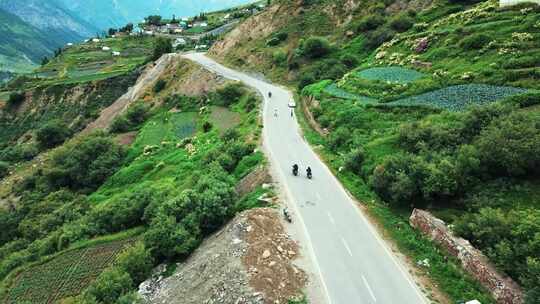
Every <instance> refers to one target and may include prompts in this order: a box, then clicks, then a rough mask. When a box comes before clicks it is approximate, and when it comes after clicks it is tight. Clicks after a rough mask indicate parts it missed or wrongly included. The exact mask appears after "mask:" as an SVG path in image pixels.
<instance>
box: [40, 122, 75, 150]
mask: <svg viewBox="0 0 540 304" xmlns="http://www.w3.org/2000/svg"><path fill="white" fill-rule="evenodd" d="M70 135H71V131H70V130H69V127H68V126H67V125H66V124H65V123H63V122H61V121H59V120H54V121H51V122H49V123H47V124H46V125H44V126H43V127H41V128H39V129H38V130H37V132H36V140H37V142H38V144H39V146H40V147H41V148H42V149H50V148H54V147H56V146H58V145H60V144H62V143H63V142H64V141H65V140H66V139H67V138H68V137H69V136H70Z"/></svg>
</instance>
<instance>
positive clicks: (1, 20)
mask: <svg viewBox="0 0 540 304" xmlns="http://www.w3.org/2000/svg"><path fill="white" fill-rule="evenodd" d="M96 32H97V28H96V27H94V26H93V25H91V24H89V23H87V22H86V21H84V20H82V19H80V18H78V17H77V16H76V15H75V14H73V13H71V12H69V10H67V9H65V8H64V7H62V6H61V5H60V4H58V3H56V2H55V0H54V1H50V0H48V1H43V0H0V42H1V44H0V70H9V71H15V72H27V71H29V70H31V69H32V67H33V66H34V65H35V64H36V63H38V62H39V61H40V60H41V58H42V57H43V56H46V55H50V54H51V53H52V52H53V50H54V49H56V48H58V47H61V46H63V45H65V44H66V43H68V42H78V41H80V40H82V39H84V37H88V36H91V35H93V34H95V33H96Z"/></svg>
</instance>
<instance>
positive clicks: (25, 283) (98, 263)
mask: <svg viewBox="0 0 540 304" xmlns="http://www.w3.org/2000/svg"><path fill="white" fill-rule="evenodd" d="M132 241H133V239H129V240H123V241H114V242H109V243H105V244H100V245H97V246H92V247H88V248H82V249H75V250H70V251H67V252H65V253H62V254H60V255H58V256H56V257H55V258H53V259H52V260H49V261H47V262H45V263H42V264H39V265H36V266H33V267H30V268H28V269H26V270H25V271H23V272H21V273H20V274H19V275H18V276H17V277H16V279H15V281H14V282H13V285H12V286H11V288H10V289H9V291H8V294H7V296H6V300H5V303H10V304H11V303H35V304H41V303H56V302H58V301H60V300H61V299H64V298H66V297H71V296H75V295H78V294H79V293H80V292H81V291H82V290H84V289H85V288H86V287H87V286H88V285H89V284H90V283H91V282H92V281H93V280H94V279H96V278H97V277H98V276H99V274H100V273H101V272H102V271H103V270H104V269H105V268H107V267H108V266H110V265H111V264H112V263H113V262H114V261H115V260H116V257H117V256H118V254H120V253H121V252H122V251H123V250H124V249H125V248H126V247H127V246H129V245H130V244H131V243H132Z"/></svg>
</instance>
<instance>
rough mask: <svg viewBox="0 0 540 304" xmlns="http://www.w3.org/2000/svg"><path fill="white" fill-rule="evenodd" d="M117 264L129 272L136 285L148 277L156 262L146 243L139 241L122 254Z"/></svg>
mask: <svg viewBox="0 0 540 304" xmlns="http://www.w3.org/2000/svg"><path fill="white" fill-rule="evenodd" d="M117 265H118V267H120V268H121V269H122V270H124V271H125V272H127V273H128V274H129V276H130V277H131V279H132V280H133V282H134V283H135V285H139V284H140V283H141V282H143V281H144V280H146V278H148V276H149V275H150V273H151V272H152V267H153V265H154V263H153V258H152V255H151V254H150V252H149V251H148V250H147V249H146V247H144V244H143V243H142V242H138V243H136V244H135V245H134V246H133V247H130V248H129V249H128V250H126V251H125V252H123V253H122V254H120V256H119V257H118V260H117Z"/></svg>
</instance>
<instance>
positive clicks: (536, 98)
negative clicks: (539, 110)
mask: <svg viewBox="0 0 540 304" xmlns="http://www.w3.org/2000/svg"><path fill="white" fill-rule="evenodd" d="M505 102H508V103H511V104H517V105H518V106H519V107H521V108H526V107H531V106H534V105H538V104H540V92H531V93H526V94H521V95H515V96H512V97H509V98H507V99H506V100H505Z"/></svg>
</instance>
